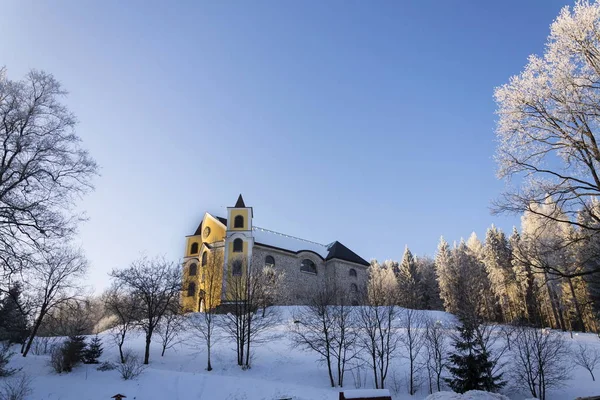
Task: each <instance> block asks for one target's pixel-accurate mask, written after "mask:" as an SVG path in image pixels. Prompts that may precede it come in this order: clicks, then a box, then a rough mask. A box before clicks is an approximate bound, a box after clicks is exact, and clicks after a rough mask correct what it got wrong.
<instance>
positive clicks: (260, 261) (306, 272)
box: [182, 194, 369, 312]
mask: <svg viewBox="0 0 600 400" xmlns="http://www.w3.org/2000/svg"><path fill="white" fill-rule="evenodd" d="M253 217H254V213H253V209H252V207H247V206H246V204H245V203H244V199H243V198H242V195H241V194H240V196H239V197H238V199H237V202H236V203H235V205H234V206H233V207H227V218H222V217H218V216H214V215H211V214H210V213H205V214H204V217H203V218H202V221H201V222H200V224H199V225H198V228H197V229H196V231H195V232H194V234H193V235H190V236H187V237H186V240H185V253H184V262H183V290H182V303H183V308H184V310H185V311H188V312H197V311H202V310H203V309H204V308H206V307H209V308H212V307H217V306H218V305H219V304H221V303H223V302H227V301H228V300H229V298H228V297H229V295H228V293H230V292H228V288H227V282H228V279H226V277H228V276H235V275H243V274H245V273H246V269H247V268H250V269H252V268H263V267H270V268H273V269H274V270H275V271H278V272H282V273H283V274H282V277H283V278H282V279H283V282H282V285H281V287H282V288H283V290H281V292H282V293H279V294H278V297H277V298H276V299H275V303H276V304H282V305H283V304H305V303H306V302H307V301H308V299H309V298H310V294H311V292H313V291H314V290H315V288H318V287H319V285H333V284H335V285H337V286H338V287H342V288H343V289H344V290H347V292H348V293H351V294H352V293H354V294H356V300H353V302H354V303H356V304H358V292H359V288H361V287H364V286H365V285H366V281H367V279H368V267H369V263H368V262H367V261H366V260H364V259H363V258H361V257H360V256H359V255H357V254H356V253H354V252H353V251H352V250H350V249H348V248H347V247H346V246H344V245H343V244H341V243H340V242H338V241H334V242H332V243H329V244H320V243H316V242H312V241H309V240H305V239H300V238H297V237H293V236H290V235H285V234H282V233H278V232H274V231H271V230H268V229H264V228H260V227H257V226H254V225H253Z"/></svg>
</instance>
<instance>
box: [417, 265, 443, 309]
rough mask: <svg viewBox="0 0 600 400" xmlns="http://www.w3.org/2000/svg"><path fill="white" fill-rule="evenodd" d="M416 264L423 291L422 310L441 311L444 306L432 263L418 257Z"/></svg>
mask: <svg viewBox="0 0 600 400" xmlns="http://www.w3.org/2000/svg"><path fill="white" fill-rule="evenodd" d="M416 263H417V272H418V273H419V276H420V278H421V287H422V290H423V308H424V309H426V310H443V309H444V304H443V303H442V299H441V298H440V285H439V284H438V281H437V277H436V274H435V263H434V261H433V260H432V259H431V258H429V257H418V258H417V259H416Z"/></svg>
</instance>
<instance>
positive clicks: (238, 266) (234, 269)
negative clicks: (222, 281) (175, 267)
mask: <svg viewBox="0 0 600 400" xmlns="http://www.w3.org/2000/svg"><path fill="white" fill-rule="evenodd" d="M231 275H233V276H240V275H242V261H241V260H234V261H233V262H232V263H231Z"/></svg>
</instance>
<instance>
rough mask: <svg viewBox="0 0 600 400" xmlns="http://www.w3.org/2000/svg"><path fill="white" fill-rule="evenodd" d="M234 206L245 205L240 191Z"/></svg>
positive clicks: (244, 206)
mask: <svg viewBox="0 0 600 400" xmlns="http://www.w3.org/2000/svg"><path fill="white" fill-rule="evenodd" d="M235 208H246V205H245V204H244V198H243V197H242V194H241V193H240V196H239V197H238V199H237V201H236V202H235Z"/></svg>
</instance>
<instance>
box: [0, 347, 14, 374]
mask: <svg viewBox="0 0 600 400" xmlns="http://www.w3.org/2000/svg"><path fill="white" fill-rule="evenodd" d="M14 354H15V353H14V352H13V351H11V350H10V344H9V343H8V342H0V378H2V377H7V376H11V375H13V374H14V373H15V372H17V371H18V370H17V369H14V368H8V367H7V365H8V362H9V361H10V359H11V357H12V356H13V355H14Z"/></svg>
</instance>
